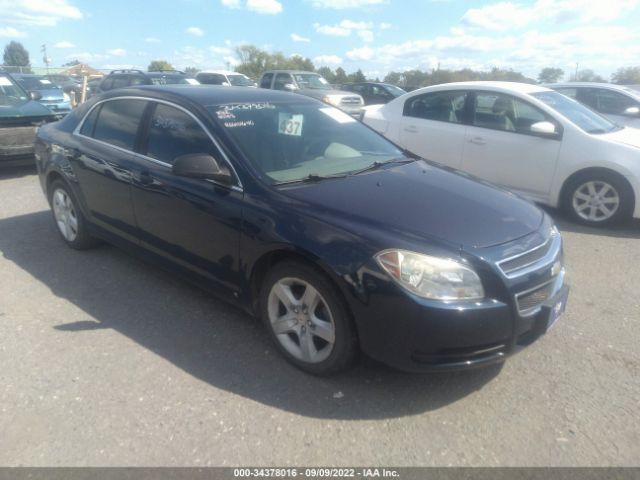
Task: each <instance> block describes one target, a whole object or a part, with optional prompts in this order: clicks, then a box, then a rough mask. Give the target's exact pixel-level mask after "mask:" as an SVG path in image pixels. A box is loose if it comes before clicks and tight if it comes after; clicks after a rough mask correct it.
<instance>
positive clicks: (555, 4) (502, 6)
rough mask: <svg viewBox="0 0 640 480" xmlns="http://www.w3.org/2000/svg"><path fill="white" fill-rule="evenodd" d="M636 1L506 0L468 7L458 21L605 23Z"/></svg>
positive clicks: (484, 24)
mask: <svg viewBox="0 0 640 480" xmlns="http://www.w3.org/2000/svg"><path fill="white" fill-rule="evenodd" d="M638 3H639V2H638V0H607V1H602V0H537V1H536V2H535V3H533V5H531V6H527V5H523V4H521V3H513V2H508V1H507V2H499V3H493V4H490V5H485V6H483V7H480V8H471V9H469V10H467V11H466V12H465V14H464V15H463V16H462V19H461V22H462V24H464V25H468V26H470V27H478V28H484V29H487V30H493V31H504V30H512V29H518V28H522V27H524V26H526V25H529V24H530V23H534V22H537V21H541V20H547V21H548V20H552V21H554V22H556V23H566V22H579V23H607V22H611V21H613V20H616V19H618V18H620V17H622V16H623V15H625V14H626V13H628V12H629V11H631V10H632V9H634V8H635V7H636V6H637V5H638Z"/></svg>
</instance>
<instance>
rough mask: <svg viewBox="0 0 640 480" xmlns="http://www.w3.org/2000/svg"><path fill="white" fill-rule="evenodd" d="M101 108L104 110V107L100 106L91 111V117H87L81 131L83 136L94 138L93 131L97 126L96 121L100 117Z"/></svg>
mask: <svg viewBox="0 0 640 480" xmlns="http://www.w3.org/2000/svg"><path fill="white" fill-rule="evenodd" d="M100 108H102V105H98V106H97V107H96V108H94V109H93V110H91V113H90V114H89V115H87V117H86V118H85V120H84V123H83V124H82V128H81V129H80V134H81V135H85V136H87V137H93V130H94V128H95V126H96V119H97V118H98V115H99V113H100Z"/></svg>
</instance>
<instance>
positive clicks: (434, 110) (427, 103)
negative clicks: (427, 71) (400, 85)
mask: <svg viewBox="0 0 640 480" xmlns="http://www.w3.org/2000/svg"><path fill="white" fill-rule="evenodd" d="M466 98H467V92H464V91H452V92H434V93H426V94H424V95H417V96H415V97H411V98H410V99H409V100H407V101H406V102H405V104H404V116H405V117H414V118H422V119H424V120H436V121H439V122H448V123H462V117H463V113H464V104H465V101H466Z"/></svg>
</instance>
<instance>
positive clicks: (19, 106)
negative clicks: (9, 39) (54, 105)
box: [0, 70, 60, 167]
mask: <svg viewBox="0 0 640 480" xmlns="http://www.w3.org/2000/svg"><path fill="white" fill-rule="evenodd" d="M39 95H40V94H39V93H37V92H34V93H33V94H29V93H27V92H26V91H25V90H24V89H23V88H22V87H21V86H20V85H19V84H18V83H17V82H16V81H15V80H14V79H13V78H12V76H11V75H10V74H8V73H6V72H3V71H2V70H0V167H7V166H13V165H22V164H29V163H33V149H34V147H33V145H34V143H35V133H36V128H37V127H38V126H40V125H43V124H45V123H47V122H53V121H55V120H58V118H60V117H59V116H58V115H56V114H54V113H53V112H52V111H51V110H49V109H48V108H47V107H45V106H43V105H41V104H39V103H38V102H36V101H34V100H33V98H38V97H39Z"/></svg>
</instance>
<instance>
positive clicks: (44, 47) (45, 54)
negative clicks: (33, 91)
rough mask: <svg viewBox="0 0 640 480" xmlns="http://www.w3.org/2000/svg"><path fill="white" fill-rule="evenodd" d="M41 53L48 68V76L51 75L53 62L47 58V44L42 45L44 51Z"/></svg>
mask: <svg viewBox="0 0 640 480" xmlns="http://www.w3.org/2000/svg"><path fill="white" fill-rule="evenodd" d="M41 51H42V61H43V62H44V64H45V65H46V66H47V75H49V63H50V62H51V59H50V58H49V57H47V44H46V43H43V44H42V50H41Z"/></svg>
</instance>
